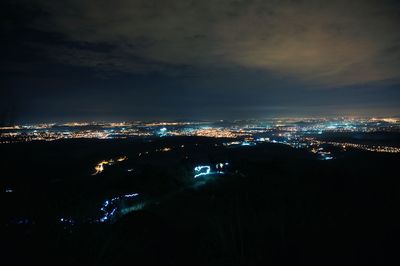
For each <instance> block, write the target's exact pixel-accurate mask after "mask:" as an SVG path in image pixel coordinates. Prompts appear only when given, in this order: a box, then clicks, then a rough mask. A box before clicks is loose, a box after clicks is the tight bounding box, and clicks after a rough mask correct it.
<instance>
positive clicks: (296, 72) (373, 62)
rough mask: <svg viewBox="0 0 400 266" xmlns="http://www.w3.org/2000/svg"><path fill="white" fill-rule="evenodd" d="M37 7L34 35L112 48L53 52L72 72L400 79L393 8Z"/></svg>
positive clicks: (325, 81) (232, 3)
mask: <svg viewBox="0 0 400 266" xmlns="http://www.w3.org/2000/svg"><path fill="white" fill-rule="evenodd" d="M38 3H39V5H40V7H41V8H42V9H43V10H44V11H45V12H46V13H47V14H49V16H44V17H42V18H41V19H40V20H36V21H35V24H34V25H33V26H34V27H35V28H37V29H39V30H42V31H49V32H53V31H54V32H59V33H62V34H63V35H64V36H65V38H67V39H68V40H70V41H73V42H79V43H89V44H108V45H113V46H114V49H113V50H112V51H109V52H107V53H97V52H93V51H92V50H90V49H80V50H71V49H69V50H68V49H65V48H62V49H63V51H64V52H60V51H57V54H58V55H60V57H61V58H60V60H62V61H63V62H65V61H67V62H69V63H71V64H79V65H85V66H99V67H110V66H111V67H113V68H114V69H116V70H120V71H130V72H136V71H138V72H143V71H151V70H159V69H158V68H159V66H160V65H161V66H163V67H164V68H165V66H171V67H176V66H181V65H183V66H187V65H189V66H194V67H198V68H208V67H213V66H218V67H225V68H230V67H231V66H232V65H233V66H241V67H246V68H256V69H262V70H266V71H270V72H274V73H276V74H277V75H284V76H289V77H294V78H297V79H300V80H305V81H307V82H309V83H310V84H318V85H323V86H344V85H352V84H360V83H367V82H370V81H378V80H391V79H398V78H399V73H400V62H399V54H400V50H399V44H400V33H399V31H398V25H400V24H399V22H400V19H399V9H398V8H396V6H394V5H393V3H391V1H382V0H379V1H378V0H377V1H368V0H366V1H357V0H356V1H344V0H343V1H315V0H314V1H313V0H309V1H289V0H281V1H264V0H259V1H258V0H254V1H239V0H221V1H208V0H205V1H187V0H166V1H154V0H133V1H132V0H118V1H105V0H104V1H102V0H101V1H99V0H89V1H82V0H68V1H39V2H38ZM132 58H133V59H132ZM135 59H136V60H135ZM138 61H139V63H138ZM140 61H141V62H140ZM143 62H146V63H143Z"/></svg>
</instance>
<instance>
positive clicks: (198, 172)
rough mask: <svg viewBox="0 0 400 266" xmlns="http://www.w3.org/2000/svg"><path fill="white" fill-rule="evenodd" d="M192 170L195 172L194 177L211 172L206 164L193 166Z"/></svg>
mask: <svg viewBox="0 0 400 266" xmlns="http://www.w3.org/2000/svg"><path fill="white" fill-rule="evenodd" d="M194 172H195V176H194V178H197V177H199V176H204V175H209V174H210V172H211V167H210V166H208V165H204V166H196V167H195V168H194Z"/></svg>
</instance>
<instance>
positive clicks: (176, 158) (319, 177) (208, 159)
mask: <svg viewBox="0 0 400 266" xmlns="http://www.w3.org/2000/svg"><path fill="white" fill-rule="evenodd" d="M196 144H197V145H196ZM215 144H217V146H215ZM218 144H219V141H217V140H210V139H200V138H187V139H183V138H176V139H175V138H165V139H159V140H156V141H152V142H149V143H142V142H140V143H137V142H136V141H128V140H126V141H121V140H120V141H116V142H102V141H68V142H53V143H29V144H15V145H9V146H4V147H2V148H3V151H4V152H2V154H1V161H2V163H1V166H2V172H3V174H4V177H3V179H2V180H1V185H2V189H3V187H4V188H6V187H8V186H11V187H12V188H13V189H14V190H15V191H13V193H2V196H1V197H2V200H1V208H2V214H3V215H2V216H3V218H2V220H1V221H2V224H1V226H2V227H1V238H0V239H1V240H0V241H1V243H0V244H1V247H2V248H1V249H2V252H1V253H2V258H1V263H0V264H1V265H33V264H36V263H40V264H48V263H51V264H53V265H185V266H187V265H396V264H397V262H398V247H399V245H398V238H397V236H396V233H397V232H398V229H399V227H400V221H399V219H398V218H397V216H398V212H399V203H400V199H399V191H400V190H399V188H400V180H399V178H398V169H399V162H400V160H399V158H400V157H399V155H396V154H393V155H390V154H380V153H371V152H360V151H356V150H350V151H346V152H345V153H338V154H336V155H337V156H336V159H335V160H331V161H320V160H317V159H316V158H315V157H314V156H313V155H312V154H310V153H308V152H307V151H305V150H301V149H298V150H297V149H292V148H290V147H287V146H283V145H279V144H260V145H257V146H255V147H236V148H226V147H222V146H218ZM181 145H185V148H184V149H183V148H182V149H180V150H178V149H172V151H171V152H166V153H152V152H151V151H153V150H155V149H157V148H162V147H166V146H168V147H180V146H181ZM142 150H143V151H144V150H147V151H150V153H149V154H148V157H143V158H142V157H141V158H140V159H139V158H136V157H135V156H136V155H137V153H138V152H139V151H142ZM121 154H122V155H126V156H128V158H129V160H128V161H127V162H124V163H123V164H122V165H121V166H115V167H110V168H108V169H106V171H104V173H102V174H100V175H97V176H91V173H92V168H93V165H94V164H95V162H97V161H98V160H101V159H104V157H106V158H111V157H113V156H119V155H121ZM219 161H229V163H230V165H231V168H230V169H229V171H228V172H227V173H226V174H224V175H218V176H213V177H211V178H208V179H207V182H204V183H194V182H193V180H192V179H193V173H192V169H193V166H195V165H197V164H204V163H216V162H219ZM128 168H129V169H130V168H133V169H135V174H134V175H130V174H127V173H126V172H125V171H124V169H128ZM3 174H2V175H3ZM131 191H139V192H140V193H141V194H143V195H144V198H145V200H147V201H148V202H149V204H148V205H146V207H144V208H142V209H141V210H137V211H133V212H130V213H128V214H127V215H124V216H122V217H119V218H118V219H116V220H115V221H113V222H111V223H93V222H88V220H87V219H86V218H85V217H86V216H91V215H92V214H91V213H90V212H91V211H92V210H95V209H96V210H97V209H98V206H99V203H100V202H101V201H102V200H103V199H104V198H107V197H108V196H111V195H115V194H118V193H119V192H123V193H127V192H131ZM88 213H90V214H88ZM60 215H64V216H65V215H70V216H73V217H78V218H79V219H80V220H79V219H78V218H77V219H78V220H79V221H80V222H79V221H77V222H76V223H75V224H74V225H68V226H66V225H65V224H60V223H58V222H57V221H58V219H59V217H60ZM85 215H86V216H85ZM93 215H95V213H94V211H93ZM64 216H63V217H64ZM16 217H17V218H18V219H21V217H23V219H25V220H23V221H24V222H22V223H19V224H18V221H19V220H15V219H16ZM85 219H86V220H85ZM10 221H11V222H10ZM396 261H397V262H396Z"/></svg>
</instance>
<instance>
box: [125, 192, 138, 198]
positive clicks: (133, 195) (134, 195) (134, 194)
mask: <svg viewBox="0 0 400 266" xmlns="http://www.w3.org/2000/svg"><path fill="white" fill-rule="evenodd" d="M136 196H139V193H133V194H126V195H124V197H126V198H131V197H136Z"/></svg>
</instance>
